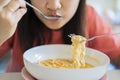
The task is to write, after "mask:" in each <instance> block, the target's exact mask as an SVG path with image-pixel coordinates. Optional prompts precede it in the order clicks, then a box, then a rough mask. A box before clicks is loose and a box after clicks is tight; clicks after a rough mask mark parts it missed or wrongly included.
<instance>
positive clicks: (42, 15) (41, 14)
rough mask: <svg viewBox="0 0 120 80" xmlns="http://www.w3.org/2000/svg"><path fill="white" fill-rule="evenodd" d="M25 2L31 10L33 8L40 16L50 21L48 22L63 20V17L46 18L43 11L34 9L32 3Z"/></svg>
mask: <svg viewBox="0 0 120 80" xmlns="http://www.w3.org/2000/svg"><path fill="white" fill-rule="evenodd" d="M24 2H25V3H26V4H27V5H28V6H29V7H31V8H33V9H34V10H36V11H37V12H38V13H39V14H40V16H41V17H42V18H44V19H48V20H56V19H59V18H61V16H55V17H50V16H46V15H44V14H43V13H42V11H40V10H39V9H38V8H36V7H34V6H33V5H31V4H30V3H28V2H27V1H25V0H24Z"/></svg>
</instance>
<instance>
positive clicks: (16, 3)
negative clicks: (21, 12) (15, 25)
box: [4, 0, 26, 14]
mask: <svg viewBox="0 0 120 80" xmlns="http://www.w3.org/2000/svg"><path fill="white" fill-rule="evenodd" d="M19 8H26V6H25V3H24V1H23V0H12V1H11V2H9V3H8V5H7V6H6V7H4V10H5V12H7V13H9V12H12V14H13V13H14V12H16V11H17V10H18V9H19Z"/></svg>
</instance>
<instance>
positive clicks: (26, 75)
mask: <svg viewBox="0 0 120 80" xmlns="http://www.w3.org/2000/svg"><path fill="white" fill-rule="evenodd" d="M21 74H22V76H23V78H24V79H26V80H36V79H35V78H34V77H32V76H31V75H30V74H29V73H28V71H27V70H26V69H25V67H23V69H22V71H21Z"/></svg>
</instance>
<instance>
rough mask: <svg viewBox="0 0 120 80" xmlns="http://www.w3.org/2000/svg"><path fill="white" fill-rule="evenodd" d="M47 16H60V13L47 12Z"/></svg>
mask: <svg viewBox="0 0 120 80" xmlns="http://www.w3.org/2000/svg"><path fill="white" fill-rule="evenodd" d="M48 16H50V17H62V15H61V14H60V13H55V12H51V13H49V14H48Z"/></svg>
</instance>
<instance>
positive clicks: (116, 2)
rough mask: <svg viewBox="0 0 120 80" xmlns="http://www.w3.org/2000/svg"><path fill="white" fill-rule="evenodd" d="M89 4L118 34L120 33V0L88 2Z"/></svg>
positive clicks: (88, 0)
mask: <svg viewBox="0 0 120 80" xmlns="http://www.w3.org/2000/svg"><path fill="white" fill-rule="evenodd" d="M87 4H89V5H91V6H93V7H94V8H95V9H96V11H97V12H98V14H99V15H100V16H101V17H102V18H103V19H104V20H105V21H108V22H109V23H110V24H111V27H112V28H113V29H114V30H115V31H116V32H120V0H87Z"/></svg>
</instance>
